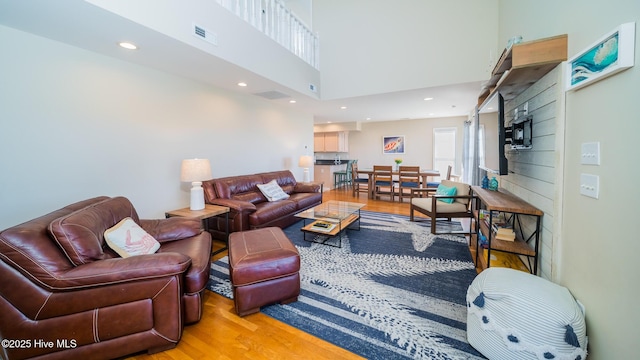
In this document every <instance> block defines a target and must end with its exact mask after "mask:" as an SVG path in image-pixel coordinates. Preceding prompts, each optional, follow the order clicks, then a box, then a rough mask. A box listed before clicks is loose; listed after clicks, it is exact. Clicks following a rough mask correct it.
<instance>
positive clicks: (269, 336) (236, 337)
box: [129, 188, 409, 360]
mask: <svg viewBox="0 0 640 360" xmlns="http://www.w3.org/2000/svg"><path fill="white" fill-rule="evenodd" d="M323 200H324V201H328V200H341V201H351V202H361V203H366V204H367V205H366V206H365V207H364V208H363V210H370V211H377V212H386V213H393V214H400V215H407V216H408V215H409V204H408V203H407V199H405V202H404V203H400V202H398V201H395V202H390V201H386V200H371V199H368V198H367V196H366V194H364V193H363V194H360V196H358V197H353V196H352V193H351V189H350V188H342V189H337V190H331V191H327V192H325V193H324V195H323ZM215 245H216V246H218V247H219V246H221V245H220V244H215ZM226 255H227V253H226V251H225V252H222V253H220V254H217V255H215V256H213V257H212V260H217V259H219V258H221V257H223V256H226ZM129 359H141V360H142V359H310V360H313V359H361V357H359V356H357V355H355V354H353V353H351V352H348V351H346V350H344V349H342V348H340V347H337V346H335V345H332V344H330V343H328V342H326V341H323V340H321V339H318V338H316V337H314V336H312V335H309V334H307V333H305V332H302V331H300V330H298V329H296V328H294V327H291V326H288V325H286V324H284V323H281V322H279V321H277V320H274V319H272V318H271V317H269V316H267V315H264V314H262V313H257V314H253V315H249V316H246V317H243V318H241V317H239V316H237V315H236V313H235V310H234V308H233V301H232V300H229V299H227V298H225V297H223V296H220V295H218V294H215V293H213V292H211V291H205V296H204V311H203V316H202V320H201V321H200V322H198V323H197V324H194V325H189V326H186V327H185V329H184V332H183V335H182V340H180V342H179V343H178V346H177V347H176V348H174V349H171V350H167V351H164V352H161V353H158V354H154V355H147V354H137V355H135V356H132V357H129Z"/></svg>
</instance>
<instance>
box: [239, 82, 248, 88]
mask: <svg viewBox="0 0 640 360" xmlns="http://www.w3.org/2000/svg"><path fill="white" fill-rule="evenodd" d="M238 86H242V87H245V86H247V83H246V82H239V83H238Z"/></svg>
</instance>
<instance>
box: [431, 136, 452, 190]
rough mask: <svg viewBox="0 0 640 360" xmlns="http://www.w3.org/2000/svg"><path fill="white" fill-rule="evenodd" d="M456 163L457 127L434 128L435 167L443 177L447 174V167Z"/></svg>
mask: <svg viewBox="0 0 640 360" xmlns="http://www.w3.org/2000/svg"><path fill="white" fill-rule="evenodd" d="M455 164H456V128H435V129H433V168H434V169H435V170H438V171H439V172H440V174H441V175H442V177H443V178H444V176H446V174H447V167H448V166H449V165H451V166H452V167H453V168H455Z"/></svg>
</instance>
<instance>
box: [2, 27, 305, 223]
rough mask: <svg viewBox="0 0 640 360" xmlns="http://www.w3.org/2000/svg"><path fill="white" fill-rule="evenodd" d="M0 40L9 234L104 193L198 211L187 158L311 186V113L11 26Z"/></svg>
mask: <svg viewBox="0 0 640 360" xmlns="http://www.w3.org/2000/svg"><path fill="white" fill-rule="evenodd" d="M0 43H1V44H3V55H2V56H0V79H2V81H0V129H1V130H0V203H1V204H2V206H0V228H6V227H9V226H12V225H15V224H17V223H20V222H22V221H26V220H29V219H31V218H33V217H35V216H38V215H42V214H44V213H46V212H49V211H51V210H55V209H57V208H59V207H61V206H64V205H67V204H69V203H71V202H74V201H78V200H82V199H85V198H88V197H93V196H98V195H109V196H116V195H123V196H126V197H128V198H129V199H130V200H131V201H132V202H133V204H134V205H135V206H136V208H137V210H138V212H139V214H140V216H141V217H143V218H154V217H163V216H164V211H166V210H171V209H174V208H177V207H182V206H188V203H189V193H188V189H189V184H181V183H180V180H179V179H180V178H179V176H180V175H179V172H180V162H181V160H182V159H185V158H193V157H200V158H208V159H210V161H211V163H212V168H213V176H214V177H221V176H226V175H236V174H246V173H253V172H260V171H270V170H281V169H290V170H292V171H293V173H294V175H296V177H297V178H298V179H302V169H300V168H298V166H297V160H298V157H299V156H300V155H302V154H303V152H304V146H305V145H306V146H309V147H312V146H313V117H312V115H311V114H307V113H304V112H301V111H292V110H288V109H286V108H280V107H278V106H276V105H273V104H272V103H270V102H269V101H268V100H263V99H261V98H258V97H255V96H247V95H236V94H234V93H231V92H227V91H222V90H219V89H216V88H213V87H211V86H208V85H205V84H202V83H198V82H194V81H191V80H188V79H185V78H180V77H176V76H173V75H169V74H166V73H162V72H159V71H156V70H153V69H149V68H145V67H141V66H138V65H134V64H130V63H127V62H123V61H120V60H116V59H113V58H108V57H105V56H102V55H98V54H96V53H92V52H88V51H85V50H81V49H78V48H75V47H71V46H68V45H65V44H61V43H58V42H54V41H51V40H47V39H44V38H41V37H36V36H33V35H30V34H27V33H24V32H20V31H16V30H14V29H11V28H8V27H4V26H0ZM312 176H313V175H312Z"/></svg>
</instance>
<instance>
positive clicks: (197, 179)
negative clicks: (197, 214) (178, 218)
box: [180, 159, 211, 210]
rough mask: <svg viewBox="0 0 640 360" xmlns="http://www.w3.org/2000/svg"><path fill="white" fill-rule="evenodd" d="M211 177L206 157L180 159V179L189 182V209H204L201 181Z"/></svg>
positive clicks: (209, 165)
mask: <svg viewBox="0 0 640 360" xmlns="http://www.w3.org/2000/svg"><path fill="white" fill-rule="evenodd" d="M207 179H211V164H210V163H209V160H207V159H186V160H182V169H181V171H180V181H183V182H190V183H191V206H190V209H191V210H202V209H204V190H202V181H203V180H207Z"/></svg>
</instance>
